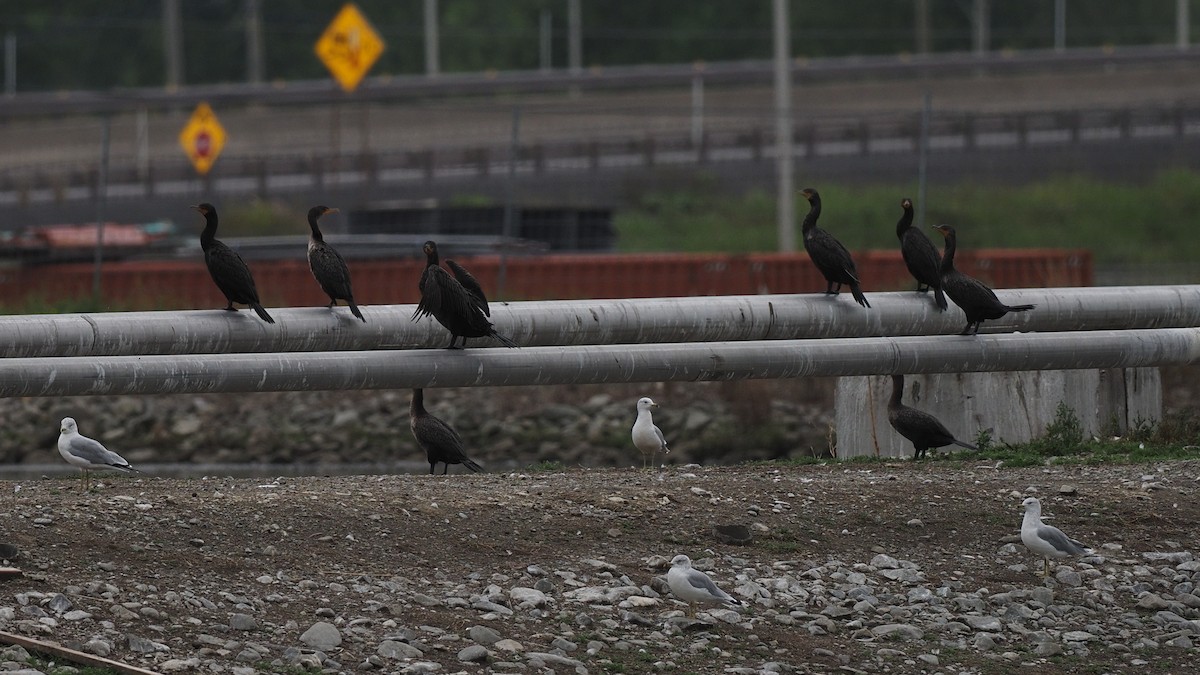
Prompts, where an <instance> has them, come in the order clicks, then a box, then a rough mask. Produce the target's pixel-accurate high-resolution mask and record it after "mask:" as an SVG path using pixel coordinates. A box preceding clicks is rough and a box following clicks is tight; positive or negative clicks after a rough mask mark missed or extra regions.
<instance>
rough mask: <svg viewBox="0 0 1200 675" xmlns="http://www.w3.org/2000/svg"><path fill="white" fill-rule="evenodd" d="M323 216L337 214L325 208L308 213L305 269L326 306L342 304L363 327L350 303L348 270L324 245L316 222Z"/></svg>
mask: <svg viewBox="0 0 1200 675" xmlns="http://www.w3.org/2000/svg"><path fill="white" fill-rule="evenodd" d="M326 213H337V209H331V208H329V207H328V206H314V207H312V208H311V209H309V210H308V226H309V228H310V229H312V236H311V237H310V238H309V240H308V268H309V269H310V270H312V273H313V277H315V278H316V280H317V284H319V285H320V286H321V290H322V291H324V292H325V295H328V296H329V306H330V307H331V308H332V307H333V306H334V305H336V304H337V301H338V300H345V301H346V304H347V305H350V313H351V314H353V315H354V316H356V317H358V319H359V320H360V321H362V322H363V323H366V321H367V320H366V319H364V318H363V315H362V312H360V311H358V305H357V304H355V302H354V290H353V289H352V288H351V287H350V268H348V267H346V261H345V260H344V259H343V258H342V254H341V253H338V252H337V249H335V248H334V247H332V246H330V245H329V244H327V243H326V242H325V236H324V235H323V234H321V228H320V227H319V226H318V225H317V219H318V218H320V217H321V216H323V215H325V214H326Z"/></svg>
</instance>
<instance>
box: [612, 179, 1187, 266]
mask: <svg viewBox="0 0 1200 675" xmlns="http://www.w3.org/2000/svg"><path fill="white" fill-rule="evenodd" d="M803 181H804V179H803V178H801V179H800V182H803ZM812 187H815V188H817V189H818V190H819V191H820V192H821V200H822V202H823V206H824V210H823V212H822V214H821V221H820V222H821V225H822V226H823V227H825V228H827V229H829V230H830V231H832V232H835V233H836V234H837V237H838V238H839V239H840V240H841V241H842V242H843V243H845V244H846V246H847V247H849V248H850V249H851V250H859V249H892V248H896V233H895V224H896V220H897V219H898V218H899V217H900V206H899V204H900V199H901V198H902V197H905V196H912V197H915V196H916V186H915V185H911V184H910V185H870V186H861V187H850V186H846V185H838V184H831V185H814V186H812ZM627 197H628V202H629V205H628V206H627V207H625V208H624V209H622V210H621V211H619V212H618V213H617V215H616V227H617V230H618V232H619V234H620V237H619V241H620V247H621V250H623V251H628V252H636V251H689V252H703V251H722V252H732V253H748V252H753V251H772V250H775V248H776V232H775V230H776V226H775V200H774V197H773V195H771V194H770V193H768V192H766V191H763V190H757V189H756V190H752V191H750V192H747V193H745V194H741V195H730V194H727V193H725V192H723V191H722V190H721V189H720V186H719V185H718V184H717V182H716V180H715V179H711V178H697V179H694V180H692V181H691V182H690V183H689V184H687V185H685V186H682V187H679V188H677V189H674V190H672V191H658V190H648V191H645V192H640V193H637V192H635V193H633V194H629V195H627ZM798 202H799V203H798V204H797V205H796V211H797V215H796V223H797V229H798V228H799V223H800V219H801V218H803V214H804V213H805V212H807V208H808V207H807V204H806V203H805V202H804V200H803V199H798ZM927 208H928V213H927V222H928V223H930V224H934V223H949V224H951V225H954V226H955V227H956V228H958V231H959V238H960V243H961V246H962V247H963V248H964V249H966V250H971V249H978V248H993V247H994V248H1021V247H1054V248H1087V249H1090V250H1091V251H1092V253H1093V255H1094V256H1095V259H1096V261H1098V262H1191V261H1194V260H1196V259H1200V238H1197V237H1195V236H1193V233H1192V231H1191V230H1192V221H1193V219H1194V214H1195V213H1196V212H1197V211H1200V172H1196V171H1191V170H1185V169H1176V170H1171V171H1164V172H1161V173H1159V174H1156V175H1154V176H1152V177H1150V178H1149V180H1148V181H1147V182H1146V183H1144V184H1139V185H1132V184H1124V183H1111V182H1107V181H1103V180H1100V179H1096V178H1088V177H1084V176H1062V177H1058V178H1053V179H1050V180H1047V181H1044V182H1040V183H1035V184H1029V185H1022V186H999V185H982V184H973V183H959V184H956V185H945V186H932V187H931V188H930V190H929V200H928V204H927ZM938 239H940V238H938ZM938 243H939V245H940V242H938Z"/></svg>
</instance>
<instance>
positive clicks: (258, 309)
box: [250, 302, 275, 323]
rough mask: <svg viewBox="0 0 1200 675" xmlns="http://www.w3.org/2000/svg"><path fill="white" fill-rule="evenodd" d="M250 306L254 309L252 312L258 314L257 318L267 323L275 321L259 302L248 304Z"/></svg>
mask: <svg viewBox="0 0 1200 675" xmlns="http://www.w3.org/2000/svg"><path fill="white" fill-rule="evenodd" d="M250 308H251V309H253V310H254V313H255V314H257V315H258V318H260V319H262V320H263V321H266V322H267V323H275V319H272V318H271V315H270V314H267V310H265V309H263V306H262V305H260V304H259V303H257V302H256V303H254V304H252V305H250Z"/></svg>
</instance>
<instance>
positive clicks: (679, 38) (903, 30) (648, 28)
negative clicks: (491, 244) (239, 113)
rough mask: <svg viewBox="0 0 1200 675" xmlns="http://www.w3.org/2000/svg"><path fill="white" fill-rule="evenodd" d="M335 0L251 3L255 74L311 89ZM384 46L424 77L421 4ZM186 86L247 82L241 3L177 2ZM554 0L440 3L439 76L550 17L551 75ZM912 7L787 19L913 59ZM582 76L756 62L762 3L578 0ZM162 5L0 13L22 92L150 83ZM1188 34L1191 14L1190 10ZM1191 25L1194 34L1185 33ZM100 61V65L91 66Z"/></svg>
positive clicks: (1150, 21) (1013, 31) (557, 2)
mask: <svg viewBox="0 0 1200 675" xmlns="http://www.w3.org/2000/svg"><path fill="white" fill-rule="evenodd" d="M343 4H344V0H271V2H263V3H261V4H260V7H261V10H260V24H261V26H262V47H263V61H264V64H263V65H264V70H265V73H264V75H265V78H266V79H267V80H268V81H274V80H289V79H322V78H326V77H328V73H327V72H326V71H325V68H324V66H323V65H322V64H321V63H320V61H318V60H317V58H316V57H315V56H314V55H313V43H314V42H315V41H316V39H317V38H318V37H319V36H320V35H321V33H322V31H323V30H324V29H325V26H326V25H327V24H328V23H329V22H330V20H332V18H333V16H334V14H336V13H337V11H338V9H339V8H340V7H341V6H342V5H343ZM356 4H357V5H358V6H359V8H360V9H361V10H362V12H363V14H364V15H365V16H366V17H367V18H368V20H369V21H370V22H371V24H372V26H373V27H374V28H375V30H376V32H378V33H379V34H380V36H381V37H382V38H383V40H384V41H385V43H386V45H387V48H386V49H385V50H384V52H383V54H382V55H381V57H380V59H379V61H378V63H376V64H375V66H374V68H373V69H372V71H371V73H372V74H373V75H400V74H408V73H423V72H424V67H425V61H424V51H423V50H424V34H423V30H422V25H423V19H424V12H423V4H422V3H420V2H394V1H391V0H358V1H357V3H356ZM179 5H180V21H181V24H182V25H183V27H184V34H183V36H182V38H181V39H182V47H181V48H182V51H183V66H184V68H183V71H184V72H183V80H184V81H185V82H186V83H188V84H209V83H217V82H237V81H244V80H245V79H246V60H247V59H246V19H245V9H244V8H245V3H243V2H240V1H234V0H226V1H224V2H213V1H209V2H181V3H179ZM565 5H566V3H564V2H562V0H508V2H481V1H480V0H442V1H441V2H440V3H439V12H438V14H439V16H438V20H439V21H438V23H439V41H440V44H441V54H440V62H441V68H442V70H443V71H445V72H463V71H485V70H519V69H535V68H538V67H539V65H540V49H539V38H540V33H539V31H540V22H541V18H542V15H543V12H545V13H546V15H547V16H548V17H549V19H550V21H551V38H552V40H551V45H550V47H551V55H550V56H551V64H552V65H553V66H555V67H559V68H561V67H564V66H565V65H566V62H567V51H568V44H567V39H566V34H567V16H566V8H565ZM914 6H915V5H914V3H913V2H912V1H911V0H889V1H887V2H881V1H880V0H842V1H841V2H837V3H825V4H822V5H821V6H820V20H819V21H815V20H814V19H813V17H812V16H810V14H811V13H812V10H808V9H805V8H803V7H801V6H795V7H793V8H792V11H791V31H792V52H793V54H795V55H796V56H798V57H821V56H847V55H856V54H901V53H905V52H912V51H914V49H915V36H914V33H913V31H914V28H913V26H914V25H915V24H916V20H915V14H914ZM928 8H929V25H930V48H931V49H932V50H933V51H935V52H949V51H957V52H966V51H970V49H971V35H972V32H971V13H972V5H971V3H967V2H962V1H961V0H929V2H928ZM581 10H582V17H581V25H582V33H583V35H582V37H583V59H584V63H583V65H584V67H592V66H617V65H626V64H640V63H690V62H694V61H728V60H744V59H769V58H770V57H771V6H770V3H767V2H743V3H737V7H736V10H732V9H731V8H730V6H729V3H728V2H727V0H687V1H685V0H656V1H655V2H584V3H581ZM1069 12H1070V14H1069V18H1068V25H1069V26H1070V30H1068V31H1067V34H1066V39H1067V46H1068V47H1083V46H1086V47H1097V46H1100V45H1105V44H1116V45H1130V44H1137V45H1147V44H1171V43H1173V42H1174V40H1175V24H1174V20H1175V6H1174V3H1171V2H1166V1H1165V0H1163V1H1160V2H1115V1H1114V0H1093V1H1092V2H1087V3H1071V8H1070V10H1069ZM161 17H162V3H161V1H160V0H126V1H125V2H120V3H112V2H96V1H95V0H60V1H59V2H54V3H46V2H35V1H33V0H8V1H7V2H4V3H0V28H3V29H4V32H6V33H11V34H13V35H14V36H15V37H16V39H17V59H16V62H17V64H19V65H18V68H19V69H20V75H19V78H18V82H19V86H20V88H21V90H22V91H32V90H39V91H48V90H58V89H109V88H111V87H138V86H141V87H146V86H161V85H162V84H163V83H164V80H165V71H166V67H165V64H164V61H165V58H164V56H163V21H162V18H161ZM990 18H991V30H990V33H991V46H992V48H993V49H997V50H1005V49H1029V48H1035V49H1036V48H1040V49H1046V48H1049V47H1051V46H1052V44H1053V33H1052V31H1051V30H1050V27H1051V26H1053V25H1054V7H1053V3H1049V2H1044V1H1043V0H1020V1H1018V0H1010V1H1009V2H996V3H992V6H991V10H990ZM1191 21H1192V24H1193V26H1195V25H1196V24H1197V22H1198V21H1200V20H1198V18H1197V17H1196V15H1195V13H1193V15H1192V19H1191ZM1194 31H1195V29H1194V28H1193V32H1194ZM98 54H103V55H104V58H96V55H98Z"/></svg>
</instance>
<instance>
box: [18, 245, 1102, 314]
mask: <svg viewBox="0 0 1200 675" xmlns="http://www.w3.org/2000/svg"><path fill="white" fill-rule="evenodd" d="M854 259H855V262H856V264H857V266H858V271H859V276H860V277H861V279H862V285H863V291H864V292H866V293H868V294H869V293H871V292H872V291H895V290H906V289H909V288H914V287H915V286H916V282H915V281H914V280H913V279H912V277H910V276H909V274H908V270H907V269H906V268H905V267H904V261H903V260H902V259H901V257H900V252H899V251H858V252H855V253H854ZM956 261H957V262H958V267H959V269H961V270H962V271H963V272H966V273H967V274H970V275H972V276H975V277H978V278H979V279H981V280H983V281H984V282H986V283H987V284H988V285H990V286H992V287H994V288H1030V287H1053V286H1090V285H1091V284H1092V258H1091V253H1090V252H1088V251H1085V250H1063V249H1025V250H998V249H996V250H987V249H985V250H977V251H963V252H960V253H959V254H958V257H957V260H956ZM460 262H462V263H463V264H464V265H465V266H466V267H467V268H468V269H469V270H471V273H472V274H474V275H475V277H476V278H478V279H479V282H480V283H481V284H482V285H483V287H484V288H485V289H487V290H488V292H489V296H493V295H494V296H495V298H496V299H506V300H551V299H563V300H565V299H580V298H649V297H672V296H698V295H753V294H764V293H818V292H822V291H824V290H825V280H824V278H822V277H821V274H820V272H818V271H817V269H816V267H814V266H813V264H812V261H810V260H809V259H808V255H807V254H805V253H804V252H799V253H753V254H737V255H720V254H685V253H660V254H637V255H612V254H605V255H546V256H537V257H513V256H509V257H508V258H507V259H506V260H505V261H504V268H505V269H504V287H503V288H501V286H500V276H501V274H500V271H501V270H500V267H501V259H500V257H499V256H478V257H470V258H462V259H460ZM349 263H350V272H351V276H352V278H353V281H354V291H355V296H356V298H355V299H356V300H357V301H358V302H359V303H360V304H363V305H385V304H410V303H415V302H417V300H418V293H417V280H418V279H419V278H420V275H421V270H422V269H423V268H424V266H425V262H424V260H421V259H419V258H406V259H400V260H351V261H349ZM250 269H251V271H252V272H253V274H254V279H255V281H256V283H257V285H258V290H259V295H260V296H261V297H262V300H263V304H264V305H266V306H267V307H287V306H315V305H325V304H328V302H329V299H328V297H326V296H325V295H324V294H323V293H322V292H321V290H320V288H318V287H317V283H316V281H315V280H314V279H313V278H312V274H311V273H310V272H309V270H308V263H307V261H306V260H303V259H298V260H257V261H251V262H250ZM101 285H102V295H103V301H104V303H105V305H106V306H109V307H112V308H120V309H171V308H179V309H184V308H187V309H199V308H206V307H222V306H224V305H225V299H224V297H223V296H222V295H221V293H220V291H218V290H217V288H216V286H215V285H214V284H213V282H212V279H210V278H209V276H208V271H207V270H206V269H205V268H204V263H203V261H200V260H196V261H129V262H111V263H105V265H104V268H103V274H102V277H101ZM91 289H92V265H91V264H88V263H72V264H52V265H40V266H36V267H24V268H10V269H8V270H6V271H4V272H3V273H0V303H3V304H5V305H8V306H10V307H13V306H22V305H23V304H24V303H25V302H26V300H27V299H29V298H36V300H37V301H40V302H43V303H47V304H54V303H59V302H62V301H65V300H71V299H77V298H85V297H88V296H90V295H91Z"/></svg>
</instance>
